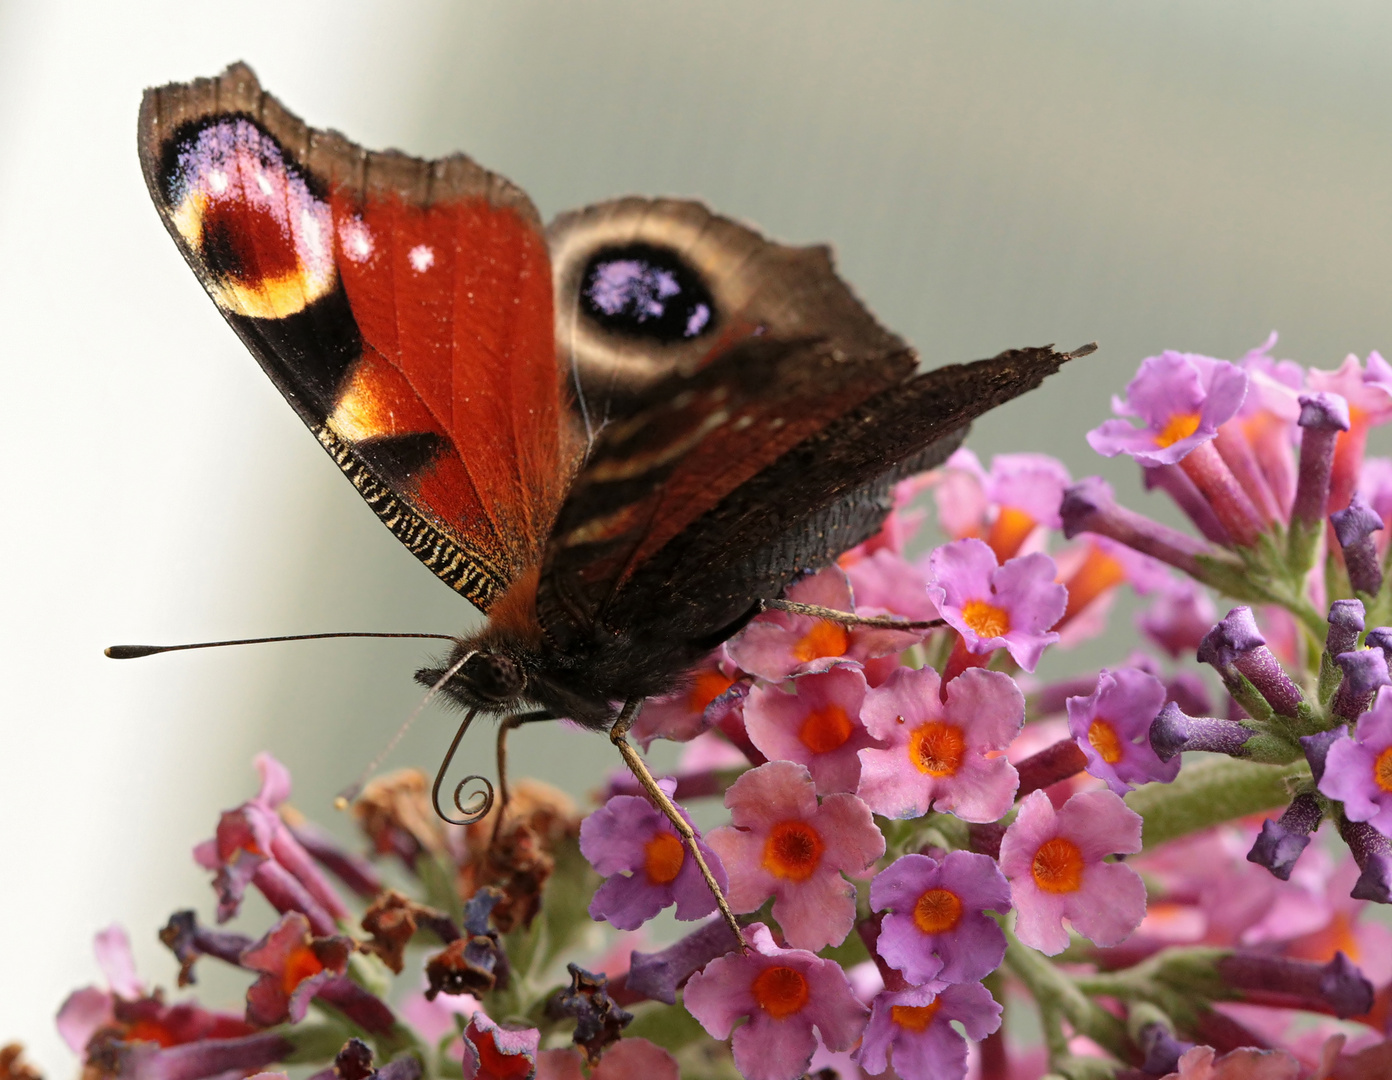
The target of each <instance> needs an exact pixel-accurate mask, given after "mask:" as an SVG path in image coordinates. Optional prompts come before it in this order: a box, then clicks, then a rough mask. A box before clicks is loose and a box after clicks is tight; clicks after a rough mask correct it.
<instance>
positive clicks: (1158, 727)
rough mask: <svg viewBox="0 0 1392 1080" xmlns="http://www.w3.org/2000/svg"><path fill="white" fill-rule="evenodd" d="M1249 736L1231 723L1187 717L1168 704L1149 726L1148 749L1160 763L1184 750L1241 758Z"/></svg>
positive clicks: (1244, 729) (1250, 733)
mask: <svg viewBox="0 0 1392 1080" xmlns="http://www.w3.org/2000/svg"><path fill="white" fill-rule="evenodd" d="M1253 734H1254V733H1253V732H1252V731H1251V730H1250V729H1248V728H1245V727H1243V726H1242V725H1241V724H1239V723H1237V722H1236V721H1235V720H1222V719H1219V718H1218V717H1213V716H1189V715H1188V714H1187V713H1185V712H1184V710H1183V709H1181V708H1180V707H1179V705H1178V704H1177V703H1175V702H1173V701H1171V702H1168V703H1167V704H1166V705H1165V707H1164V708H1163V709H1161V710H1160V715H1159V716H1157V717H1156V718H1155V720H1154V722H1153V723H1152V724H1151V725H1150V745H1151V747H1152V748H1153V749H1154V750H1155V753H1156V755H1157V756H1158V757H1159V758H1160V760H1161V761H1169V760H1170V759H1171V758H1173V757H1174V756H1175V755H1177V754H1179V753H1180V752H1181V751H1184V750H1207V751H1209V752H1210V753H1214V754H1227V755H1228V756H1229V757H1242V756H1243V754H1244V751H1243V747H1244V746H1246V744H1247V741H1248V740H1249V739H1251V738H1252V735H1253Z"/></svg>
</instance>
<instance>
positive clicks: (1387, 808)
mask: <svg viewBox="0 0 1392 1080" xmlns="http://www.w3.org/2000/svg"><path fill="white" fill-rule="evenodd" d="M1345 655H1347V654H1345ZM1319 789H1320V792H1321V794H1323V795H1326V796H1328V797H1329V798H1331V799H1337V800H1339V801H1340V802H1342V803H1343V804H1344V814H1345V815H1346V816H1347V817H1348V818H1349V820H1350V821H1366V822H1368V823H1369V824H1370V825H1372V827H1373V828H1375V829H1377V830H1378V832H1380V833H1382V834H1383V835H1384V836H1392V686H1383V687H1382V688H1381V689H1379V690H1378V692H1377V697H1376V698H1375V699H1374V700H1373V704H1372V707H1371V708H1370V709H1369V710H1368V711H1367V712H1365V713H1363V715H1362V716H1360V717H1359V718H1358V726H1357V728H1356V729H1355V731H1354V734H1353V735H1352V736H1348V735H1345V736H1343V737H1341V738H1338V739H1336V740H1335V741H1334V742H1333V744H1332V745H1331V746H1330V747H1329V753H1328V755H1327V756H1326V757H1325V759H1324V775H1323V776H1322V777H1321V778H1320V781H1319Z"/></svg>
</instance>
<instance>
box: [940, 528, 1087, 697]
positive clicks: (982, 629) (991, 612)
mask: <svg viewBox="0 0 1392 1080" xmlns="http://www.w3.org/2000/svg"><path fill="white" fill-rule="evenodd" d="M928 569H929V576H930V579H931V580H930V582H929V585H928V596H929V597H930V598H931V599H932V600H933V602H934V603H935V604H937V606H938V609H939V610H940V611H941V612H942V617H943V618H944V619H945V620H947V623H948V625H949V626H951V627H952V628H953V629H954V630H956V631H957V632H958V633H959V634H961V635H962V641H963V643H964V644H965V645H966V647H967V650H968V651H969V652H973V653H977V654H978V655H979V654H981V653H988V652H993V651H994V650H996V649H1005V650H1006V651H1007V652H1009V653H1010V655H1011V656H1012V657H1013V658H1014V660H1015V662H1016V663H1017V664H1019V665H1020V666H1021V667H1022V668H1024V669H1025V670H1026V671H1033V670H1034V668H1035V665H1036V664H1038V663H1039V657H1040V655H1041V654H1042V653H1043V652H1044V650H1045V649H1046V648H1047V647H1048V646H1050V645H1052V644H1053V643H1054V642H1055V641H1057V640H1058V635H1057V634H1051V633H1049V632H1048V631H1049V627H1051V626H1053V625H1054V623H1056V622H1058V621H1059V619H1060V618H1062V617H1063V612H1064V610H1065V609H1066V608H1067V606H1068V590H1067V589H1065V588H1064V587H1063V586H1062V585H1060V584H1058V583H1057V582H1056V581H1055V580H1054V578H1055V576H1056V574H1057V568H1056V567H1055V566H1054V560H1053V559H1051V558H1049V556H1047V555H1045V554H1043V553H1042V552H1036V553H1035V554H1033V555H1025V556H1023V557H1022V558H1018V559H1011V560H1009V561H1008V562H1007V563H1006V564H1005V565H1004V566H998V565H997V564H996V556H995V553H994V552H993V551H992V550H991V549H990V548H989V547H988V546H987V545H986V544H984V543H983V542H982V541H980V540H954V541H953V542H952V543H950V544H944V545H943V546H942V547H940V548H938V549H937V550H936V551H934V552H933V553H932V555H930V556H929V557H928Z"/></svg>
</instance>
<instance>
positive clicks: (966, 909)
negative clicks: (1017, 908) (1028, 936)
mask: <svg viewBox="0 0 1392 1080" xmlns="http://www.w3.org/2000/svg"><path fill="white" fill-rule="evenodd" d="M870 907H871V909H872V910H874V911H887V912H888V914H886V915H885V917H884V922H883V924H882V925H881V927H880V936H879V938H878V940H877V941H876V944H875V951H876V952H878V953H879V954H880V956H881V957H883V958H884V961H885V962H886V963H887V964H889V966H890V967H892V968H896V969H898V970H899V971H901V972H903V974H904V978H906V979H907V980H908V981H909V982H910V983H912V984H914V985H916V986H917V985H920V984H922V983H926V982H929V981H930V980H936V981H937V982H938V983H961V982H974V981H976V980H978V979H984V978H985V977H986V976H987V975H989V974H990V973H991V972H993V971H995V970H996V968H998V967H1000V964H1001V960H1002V959H1004V957H1005V934H1004V933H1002V931H1001V928H1000V927H999V926H998V925H997V924H996V921H995V920H994V919H992V918H991V917H990V916H989V915H987V914H985V913H986V912H987V911H988V910H989V911H995V912H998V913H1000V914H1005V913H1006V912H1007V911H1009V910H1010V884H1009V882H1007V881H1006V880H1005V878H1004V877H1002V876H1001V872H1000V869H999V868H998V867H997V866H996V862H995V860H994V859H992V858H989V857H988V856H986V855H977V854H974V853H972V852H969V851H952V852H948V854H947V855H946V856H945V857H944V858H943V859H942V861H941V862H939V861H938V860H936V859H932V858H929V857H928V856H927V855H913V854H910V855H904V856H902V857H901V858H899V859H896V860H895V861H894V862H893V863H891V864H890V865H889V866H888V867H886V868H885V869H884V870H881V871H880V872H879V873H878V874H876V875H875V879H874V880H873V881H872V882H871V883H870Z"/></svg>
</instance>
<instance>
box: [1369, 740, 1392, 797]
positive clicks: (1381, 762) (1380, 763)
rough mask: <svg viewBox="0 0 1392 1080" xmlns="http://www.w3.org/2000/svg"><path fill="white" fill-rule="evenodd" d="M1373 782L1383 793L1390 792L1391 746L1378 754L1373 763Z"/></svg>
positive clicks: (1391, 776) (1391, 781)
mask: <svg viewBox="0 0 1392 1080" xmlns="http://www.w3.org/2000/svg"><path fill="white" fill-rule="evenodd" d="M1373 782H1374V783H1375V784H1377V786H1378V787H1380V788H1382V790H1383V791H1392V746H1389V747H1388V748H1387V749H1386V750H1384V751H1383V752H1382V753H1380V754H1379V755H1378V756H1377V760H1376V761H1375V762H1373Z"/></svg>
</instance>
